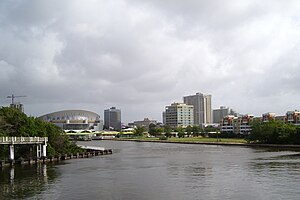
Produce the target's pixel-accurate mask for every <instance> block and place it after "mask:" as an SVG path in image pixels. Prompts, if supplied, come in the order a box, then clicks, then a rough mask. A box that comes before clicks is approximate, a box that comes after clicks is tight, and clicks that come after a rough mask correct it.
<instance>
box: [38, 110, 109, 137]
mask: <svg viewBox="0 0 300 200" xmlns="http://www.w3.org/2000/svg"><path fill="white" fill-rule="evenodd" d="M39 119H41V120H43V121H47V122H51V123H53V124H55V125H57V126H59V127H61V128H62V129H64V130H65V132H73V133H75V132H76V133H80V132H86V133H87V132H90V133H91V132H99V131H102V130H103V120H100V116H99V115H98V114H97V113H94V112H90V111H87V110H63V111H58V112H53V113H49V114H46V115H43V116H40V117H39Z"/></svg>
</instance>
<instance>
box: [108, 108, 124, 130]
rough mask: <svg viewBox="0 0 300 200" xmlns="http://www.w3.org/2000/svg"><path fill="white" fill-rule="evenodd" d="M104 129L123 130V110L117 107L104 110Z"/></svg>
mask: <svg viewBox="0 0 300 200" xmlns="http://www.w3.org/2000/svg"><path fill="white" fill-rule="evenodd" d="M104 129H107V130H116V131H120V130H121V110H120V109H116V107H111V108H110V109H106V110H104Z"/></svg>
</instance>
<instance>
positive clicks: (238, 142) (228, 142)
mask: <svg viewBox="0 0 300 200" xmlns="http://www.w3.org/2000/svg"><path fill="white" fill-rule="evenodd" d="M210 139H214V140H215V141H213V140H208V141H205V140H204V141H203V140H202V141H201V140H198V141H197V140H195V139H190V140H185V138H174V139H173V140H172V139H171V140H159V139H158V138H142V139H137V138H134V139H125V138H115V139H113V140H115V141H131V142H155V143H174V144H199V145H224V146H243V147H263V148H277V149H296V150H300V145H284V144H258V143H247V141H246V140H244V139H231V138H230V139H229V138H221V139H220V138H219V139H217V138H210Z"/></svg>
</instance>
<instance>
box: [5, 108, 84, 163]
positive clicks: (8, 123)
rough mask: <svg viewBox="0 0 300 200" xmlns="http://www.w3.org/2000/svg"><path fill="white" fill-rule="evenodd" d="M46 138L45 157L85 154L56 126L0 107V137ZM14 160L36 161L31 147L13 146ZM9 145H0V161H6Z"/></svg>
mask: <svg viewBox="0 0 300 200" xmlns="http://www.w3.org/2000/svg"><path fill="white" fill-rule="evenodd" d="M6 136H8V137H48V143H47V157H55V156H59V155H64V154H77V153H83V152H86V150H84V149H82V148H80V147H78V146H77V145H76V144H75V143H74V142H72V141H70V140H69V137H68V136H67V135H66V134H65V133H64V131H63V130H62V129H61V128H59V127H57V126H56V125H54V124H52V123H49V122H44V121H42V120H40V119H38V118H35V117H28V116H27V115H26V114H24V113H22V112H20V111H19V110H17V109H15V108H9V107H2V108H1V107H0V137H6ZM14 152H15V160H32V159H36V158H35V157H36V148H34V147H33V145H15V147H14ZM8 155H9V145H0V160H8Z"/></svg>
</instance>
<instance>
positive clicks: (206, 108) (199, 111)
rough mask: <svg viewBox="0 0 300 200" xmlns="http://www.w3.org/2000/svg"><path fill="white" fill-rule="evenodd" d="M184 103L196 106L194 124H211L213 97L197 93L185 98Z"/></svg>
mask: <svg viewBox="0 0 300 200" xmlns="http://www.w3.org/2000/svg"><path fill="white" fill-rule="evenodd" d="M183 102H184V103H185V104H187V105H193V106H194V123H195V124H197V125H204V124H211V123H212V122H213V120H212V108H211V95H204V94H201V93H196V94H195V95H190V96H185V97H183Z"/></svg>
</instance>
